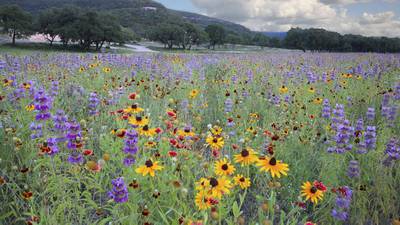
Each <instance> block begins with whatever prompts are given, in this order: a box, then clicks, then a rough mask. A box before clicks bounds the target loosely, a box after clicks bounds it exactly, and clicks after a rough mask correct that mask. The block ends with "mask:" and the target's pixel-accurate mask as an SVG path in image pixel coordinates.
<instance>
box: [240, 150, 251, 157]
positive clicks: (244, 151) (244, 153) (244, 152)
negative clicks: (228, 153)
mask: <svg viewBox="0 0 400 225" xmlns="http://www.w3.org/2000/svg"><path fill="white" fill-rule="evenodd" d="M249 154H250V153H249V151H247V149H243V150H242V156H243V157H247V156H249Z"/></svg>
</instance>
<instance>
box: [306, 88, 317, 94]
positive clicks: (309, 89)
mask: <svg viewBox="0 0 400 225" xmlns="http://www.w3.org/2000/svg"><path fill="white" fill-rule="evenodd" d="M307 91H308V92H309V93H311V94H314V93H315V88H314V87H309V88H308V90H307Z"/></svg>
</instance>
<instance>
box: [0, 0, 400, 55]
mask: <svg viewBox="0 0 400 225" xmlns="http://www.w3.org/2000/svg"><path fill="white" fill-rule="evenodd" d="M129 10H131V11H129ZM132 10H134V12H133V11H132ZM140 10H141V11H140ZM139 11H140V13H139ZM167 12H168V11H166V9H165V8H160V9H157V10H150V11H149V10H143V9H139V8H130V9H128V11H127V10H122V11H120V10H117V11H104V10H96V11H95V10H91V9H89V8H78V7H76V6H75V7H74V6H63V7H61V8H50V9H45V10H42V11H40V12H38V13H36V14H34V15H32V14H30V13H29V12H26V11H24V10H22V9H21V8H20V7H19V6H17V5H1V6H0V31H3V32H6V33H8V34H9V36H10V37H11V39H12V43H13V44H15V40H16V39H17V38H20V37H24V36H29V35H32V34H37V33H38V34H44V35H45V37H46V39H47V40H48V41H49V43H50V45H52V44H53V42H54V40H56V38H60V40H61V42H62V44H63V45H64V46H67V45H78V46H79V47H80V48H82V49H85V50H88V49H90V48H94V49H96V50H99V49H101V48H102V47H103V45H104V44H105V43H120V44H121V43H126V42H130V41H136V40H139V39H141V38H145V39H148V40H152V41H158V42H161V43H162V44H164V47H165V48H169V49H172V48H180V49H187V50H190V49H192V47H193V46H195V45H203V46H206V47H208V48H212V49H215V47H216V46H218V45H223V44H225V43H229V44H244V45H255V46H261V47H262V48H263V47H276V48H289V49H300V50H303V51H306V50H310V51H329V52H400V39H399V38H387V37H364V36H361V35H341V34H339V33H336V32H331V31H327V30H324V29H314V28H311V29H301V28H292V29H290V30H289V31H288V33H287V35H286V37H285V38H284V39H283V40H282V39H279V38H277V37H272V38H271V37H268V36H266V35H265V34H263V33H259V32H250V33H249V32H247V33H246V32H233V31H232V30H229V29H226V28H225V27H224V26H222V25H217V24H211V25H208V26H206V27H204V26H203V27H202V26H199V25H197V24H194V23H191V22H189V21H187V20H185V19H182V18H181V17H179V16H176V15H172V14H171V15H170V14H168V13H167ZM129 15H130V16H129ZM138 15H141V16H140V17H139V16H138ZM138 24H139V25H140V26H138Z"/></svg>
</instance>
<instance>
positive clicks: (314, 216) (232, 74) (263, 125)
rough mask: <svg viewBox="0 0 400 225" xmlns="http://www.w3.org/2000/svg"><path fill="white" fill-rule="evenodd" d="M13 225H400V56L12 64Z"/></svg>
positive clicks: (7, 216)
mask: <svg viewBox="0 0 400 225" xmlns="http://www.w3.org/2000/svg"><path fill="white" fill-rule="evenodd" d="M0 74H1V78H2V84H1V92H0V96H1V97H0V99H1V101H0V140H1V147H0V199H1V201H0V202H1V203H0V224H185V225H186V224H189V225H201V224H228V225H230V224H260V225H261V224H262V225H267V224H271V225H272V224H282V225H283V224H291V225H298V224H308V225H311V224H320V225H326V224H371V225H372V224H383V225H387V224H394V225H399V224H400V139H399V137H400V126H399V124H400V119H399V109H400V55H398V54H397V55H395V54H335V53H274V54H266V53H246V54H168V53H157V54H131V55H123V54H110V53H104V54H100V53H99V54H63V53H31V54H25V55H22V56H16V55H13V54H6V53H2V54H0Z"/></svg>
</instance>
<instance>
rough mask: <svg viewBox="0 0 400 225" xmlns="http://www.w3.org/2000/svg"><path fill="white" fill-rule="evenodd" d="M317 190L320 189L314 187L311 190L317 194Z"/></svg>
mask: <svg viewBox="0 0 400 225" xmlns="http://www.w3.org/2000/svg"><path fill="white" fill-rule="evenodd" d="M317 191H318V189H317V188H316V187H312V188H311V189H310V192H311V193H313V194H315V192H317Z"/></svg>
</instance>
